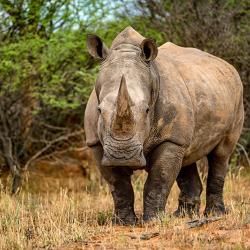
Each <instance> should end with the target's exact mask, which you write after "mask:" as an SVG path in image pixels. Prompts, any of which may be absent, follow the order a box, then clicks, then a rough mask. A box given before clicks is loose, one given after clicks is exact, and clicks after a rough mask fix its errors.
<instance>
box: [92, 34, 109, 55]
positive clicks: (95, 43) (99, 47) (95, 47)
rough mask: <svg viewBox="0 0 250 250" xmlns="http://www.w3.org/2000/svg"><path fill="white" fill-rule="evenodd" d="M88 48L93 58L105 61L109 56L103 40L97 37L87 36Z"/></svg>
mask: <svg viewBox="0 0 250 250" xmlns="http://www.w3.org/2000/svg"><path fill="white" fill-rule="evenodd" d="M87 48H88V52H89V54H90V55H91V56H93V57H94V58H98V59H102V60H103V59H105V58H106V57H107V55H108V48H106V46H105V44H104V43H103V42H102V39H101V38H100V37H99V36H96V35H91V34H88V35H87Z"/></svg>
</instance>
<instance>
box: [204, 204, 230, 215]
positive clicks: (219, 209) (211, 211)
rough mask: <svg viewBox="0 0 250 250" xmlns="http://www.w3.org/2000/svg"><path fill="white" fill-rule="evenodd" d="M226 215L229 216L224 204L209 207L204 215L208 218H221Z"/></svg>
mask: <svg viewBox="0 0 250 250" xmlns="http://www.w3.org/2000/svg"><path fill="white" fill-rule="evenodd" d="M224 214H228V209H227V208H225V206H224V204H216V205H213V206H207V207H206V209H205V211H204V215H205V216H206V217H208V216H220V215H224Z"/></svg>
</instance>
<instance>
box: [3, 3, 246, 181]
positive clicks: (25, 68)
mask: <svg viewBox="0 0 250 250" xmlns="http://www.w3.org/2000/svg"><path fill="white" fill-rule="evenodd" d="M249 24H250V5H249V0H190V1H184V0H113V1H111V0H47V1H46V0H0V152H1V154H0V155H1V156H0V165H1V166H2V167H1V169H2V170H1V171H2V173H3V172H4V171H5V170H6V171H8V170H9V169H10V170H11V171H12V174H13V176H14V177H15V178H14V182H15V181H16V182H17V184H16V185H18V181H19V172H20V171H19V170H20V169H21V170H22V169H26V168H28V167H29V166H30V165H32V163H33V162H35V161H36V160H38V159H41V158H44V157H52V156H55V154H58V153H61V152H65V151H70V150H74V149H79V151H80V150H85V147H83V145H84V131H83V130H82V128H83V116H84V110H85V105H86V103H87V100H88V96H89V94H90V91H91V89H92V88H93V85H94V82H95V77H96V73H97V71H98V62H96V61H94V60H93V59H92V58H91V57H90V56H89V55H88V53H87V50H86V45H85V40H86V34H87V33H96V34H98V35H99V36H100V37H102V38H103V40H104V41H105V43H106V44H107V45H108V46H109V45H110V44H111V42H112V40H113V39H114V38H115V36H116V35H117V34H118V33H119V32H120V31H122V30H123V29H124V28H125V27H126V26H128V25H131V26H132V27H134V28H135V29H136V30H137V31H139V32H140V33H141V34H142V35H143V36H145V37H152V38H154V39H155V40H156V42H157V44H158V45H161V44H163V43H164V42H166V41H171V42H174V43H176V44H178V45H180V46H187V47H196V48H199V49H201V50H204V51H207V52H209V53H212V54H214V55H216V56H219V57H221V58H223V59H225V60H226V61H228V62H229V63H231V64H233V65H234V66H235V67H236V69H237V70H238V72H239V74H240V76H241V79H242V81H243V84H244V102H245V112H246V118H245V125H244V131H243V134H242V138H241V140H240V143H239V145H238V146H237V148H236V152H235V155H234V157H233V160H232V164H233V165H234V166H235V165H237V164H238V162H239V161H241V160H242V159H244V160H245V162H246V163H247V161H248V158H247V155H249V153H250V81H249V80H250V25H249ZM0 175H1V173H0ZM14 185H15V183H14Z"/></svg>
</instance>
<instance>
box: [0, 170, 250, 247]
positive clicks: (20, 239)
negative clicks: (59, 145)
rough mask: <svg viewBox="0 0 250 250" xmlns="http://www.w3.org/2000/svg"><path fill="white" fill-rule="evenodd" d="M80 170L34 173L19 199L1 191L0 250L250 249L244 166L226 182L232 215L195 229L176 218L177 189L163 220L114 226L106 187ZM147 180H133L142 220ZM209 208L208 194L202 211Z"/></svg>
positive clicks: (249, 179)
mask: <svg viewBox="0 0 250 250" xmlns="http://www.w3.org/2000/svg"><path fill="white" fill-rule="evenodd" d="M73 169H74V168H73ZM76 169H77V168H75V170H74V171H73V172H72V171H71V172H70V174H65V173H64V174H60V175H57V174H56V173H53V174H50V173H49V172H48V173H45V172H44V171H41V172H40V173H39V172H37V171H31V172H30V173H29V178H28V179H27V180H26V182H25V184H24V188H23V189H22V191H21V193H19V194H18V195H17V196H16V197H11V196H10V195H9V194H8V191H1V192H0V249H4V250H6V249H58V250H59V249H60V250H68V249H69V250H71V249H250V191H249V190H250V173H249V172H247V171H246V170H244V169H243V168H242V170H240V171H237V172H234V173H232V172H230V173H229V174H228V177H227V180H226V186H225V203H226V205H227V207H228V209H229V214H228V215H226V216H223V217H221V218H218V220H217V221H214V222H209V223H208V224H205V225H202V226H200V227H195V228H189V227H188V224H187V222H189V221H190V219H189V218H183V219H176V218H173V217H172V216H171V213H173V211H174V210H175V209H176V206H177V199H178V193H179V190H178V188H177V186H176V185H174V187H173V189H172V191H171V194H170V197H169V199H168V202H167V206H166V211H167V214H166V216H164V217H163V218H161V220H156V221H154V222H152V223H150V224H145V225H141V226H137V227H121V226H113V225H112V223H111V216H112V209H113V205H112V199H111V196H110V194H109V190H108V187H107V185H106V184H105V183H103V182H102V180H101V179H100V178H99V176H95V178H93V177H92V180H91V181H89V180H86V177H84V176H83V173H82V172H81V170H76ZM145 178H146V173H144V172H138V173H136V174H135V176H134V177H133V186H134V190H135V196H136V205H135V209H136V213H137V215H138V216H140V215H141V212H142V189H143V183H144V181H145ZM204 187H205V184H204ZM204 190H205V188H204ZM204 206H205V191H203V194H202V207H201V212H202V211H203V210H204ZM200 219H202V218H200Z"/></svg>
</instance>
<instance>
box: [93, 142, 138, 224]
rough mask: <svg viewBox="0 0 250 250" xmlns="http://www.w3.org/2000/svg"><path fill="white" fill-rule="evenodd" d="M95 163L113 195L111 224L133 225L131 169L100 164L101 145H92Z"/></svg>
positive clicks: (135, 219) (134, 217)
mask: <svg viewBox="0 0 250 250" xmlns="http://www.w3.org/2000/svg"><path fill="white" fill-rule="evenodd" d="M92 151H93V153H94V158H95V160H96V164H97V166H98V168H99V170H100V172H101V175H102V176H103V177H104V179H105V180H106V181H107V183H108V184H109V187H110V191H111V194H112V197H113V201H114V206H115V213H114V216H113V219H112V222H113V224H118V225H135V224H136V223H137V221H138V219H137V217H136V215H135V212H134V191H133V187H132V184H131V175H132V173H133V171H132V170H129V169H126V168H120V167H116V168H110V167H103V166H101V164H100V162H101V159H102V154H103V149H102V146H101V145H98V146H95V147H92Z"/></svg>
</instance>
